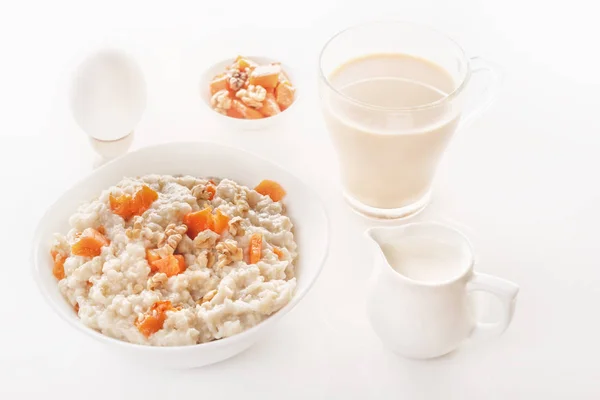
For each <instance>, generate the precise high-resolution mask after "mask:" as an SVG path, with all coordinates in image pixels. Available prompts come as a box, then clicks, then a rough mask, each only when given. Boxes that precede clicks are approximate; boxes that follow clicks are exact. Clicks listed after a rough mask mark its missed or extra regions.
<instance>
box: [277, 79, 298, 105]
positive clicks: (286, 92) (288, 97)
mask: <svg viewBox="0 0 600 400" xmlns="http://www.w3.org/2000/svg"><path fill="white" fill-rule="evenodd" d="M295 92H296V89H295V88H294V87H293V86H292V85H291V84H290V83H289V82H284V83H280V84H279V85H277V87H276V88H275V98H276V100H277V104H279V107H281V109H282V110H285V109H286V108H288V107H289V106H291V105H292V103H293V102H294V93H295Z"/></svg>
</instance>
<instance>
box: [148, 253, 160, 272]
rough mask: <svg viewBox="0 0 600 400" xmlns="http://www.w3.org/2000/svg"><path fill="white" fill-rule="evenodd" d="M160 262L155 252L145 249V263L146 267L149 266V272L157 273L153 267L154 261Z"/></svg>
mask: <svg viewBox="0 0 600 400" xmlns="http://www.w3.org/2000/svg"><path fill="white" fill-rule="evenodd" d="M158 260H160V256H159V255H158V252H157V251H156V250H150V249H146V261H148V265H150V272H157V271H158V269H157V268H156V266H155V265H154V262H155V261H158Z"/></svg>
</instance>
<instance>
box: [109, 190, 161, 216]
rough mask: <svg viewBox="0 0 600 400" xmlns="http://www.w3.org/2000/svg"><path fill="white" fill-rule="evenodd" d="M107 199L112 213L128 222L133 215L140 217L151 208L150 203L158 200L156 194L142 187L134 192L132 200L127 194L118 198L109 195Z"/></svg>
mask: <svg viewBox="0 0 600 400" xmlns="http://www.w3.org/2000/svg"><path fill="white" fill-rule="evenodd" d="M108 199H109V203H110V209H111V210H112V212H113V213H114V214H117V215H119V216H121V217H122V218H123V219H125V220H128V219H130V218H131V217H133V216H134V215H142V214H143V213H144V212H146V210H148V209H149V208H150V207H151V206H152V203H154V201H155V200H156V199H158V193H156V192H155V191H154V190H152V189H151V188H150V187H148V186H146V185H144V186H142V187H141V189H140V190H138V191H137V192H135V195H134V196H133V198H132V197H131V196H130V195H129V194H123V195H121V196H119V197H115V196H113V195H112V194H110V195H109V197H108Z"/></svg>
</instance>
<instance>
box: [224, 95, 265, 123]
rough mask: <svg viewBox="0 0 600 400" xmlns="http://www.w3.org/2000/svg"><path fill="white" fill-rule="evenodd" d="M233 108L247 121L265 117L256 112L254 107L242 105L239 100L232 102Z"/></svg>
mask: <svg viewBox="0 0 600 400" xmlns="http://www.w3.org/2000/svg"><path fill="white" fill-rule="evenodd" d="M231 108H233V109H234V110H235V112H237V113H239V114H241V115H243V117H244V118H246V119H260V118H264V117H263V115H262V114H261V113H260V112H258V111H257V110H255V109H254V108H252V107H248V106H247V105H245V104H244V103H242V102H241V101H239V100H238V99H234V100H232V102H231Z"/></svg>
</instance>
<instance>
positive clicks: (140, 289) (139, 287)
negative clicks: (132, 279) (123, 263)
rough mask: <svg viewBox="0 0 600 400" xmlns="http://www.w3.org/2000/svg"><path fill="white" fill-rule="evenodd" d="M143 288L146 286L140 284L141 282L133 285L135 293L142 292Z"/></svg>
mask: <svg viewBox="0 0 600 400" xmlns="http://www.w3.org/2000/svg"><path fill="white" fill-rule="evenodd" d="M143 290H144V286H142V285H140V284H139V283H136V284H135V285H134V286H133V293H134V294H140V293H142V291H143Z"/></svg>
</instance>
